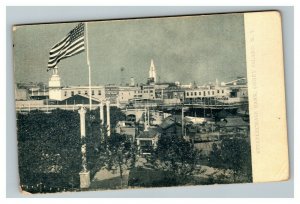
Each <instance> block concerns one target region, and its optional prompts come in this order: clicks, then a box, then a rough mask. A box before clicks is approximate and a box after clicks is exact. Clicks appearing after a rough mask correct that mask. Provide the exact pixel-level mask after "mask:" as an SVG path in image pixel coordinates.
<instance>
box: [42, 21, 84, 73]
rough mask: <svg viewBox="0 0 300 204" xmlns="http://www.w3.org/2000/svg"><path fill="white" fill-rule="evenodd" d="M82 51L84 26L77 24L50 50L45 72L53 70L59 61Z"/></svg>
mask: <svg viewBox="0 0 300 204" xmlns="http://www.w3.org/2000/svg"><path fill="white" fill-rule="evenodd" d="M84 49H85V48H84V24H83V23H79V24H78V25H77V26H76V27H75V28H74V29H73V30H71V31H70V32H69V33H68V35H67V36H66V37H65V38H64V39H62V40H61V41H60V42H58V43H57V44H55V45H54V46H53V47H52V48H51V50H50V53H49V54H50V56H49V61H48V69H47V71H49V70H50V69H53V68H54V67H55V66H56V65H57V64H58V63H59V61H60V60H62V59H64V58H67V57H72V56H74V55H76V54H79V53H81V52H83V51H84Z"/></svg>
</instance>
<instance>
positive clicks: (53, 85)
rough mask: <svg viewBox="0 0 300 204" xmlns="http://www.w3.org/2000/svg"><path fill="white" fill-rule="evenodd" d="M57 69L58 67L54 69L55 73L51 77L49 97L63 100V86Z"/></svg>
mask: <svg viewBox="0 0 300 204" xmlns="http://www.w3.org/2000/svg"><path fill="white" fill-rule="evenodd" d="M57 70H58V69H57V67H55V68H54V69H53V74H52V76H51V77H50V79H49V99H53V100H62V86H61V81H60V77H59V75H58V71H57Z"/></svg>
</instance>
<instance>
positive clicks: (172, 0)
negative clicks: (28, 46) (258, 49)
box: [0, 0, 300, 203]
mask: <svg viewBox="0 0 300 204" xmlns="http://www.w3.org/2000/svg"><path fill="white" fill-rule="evenodd" d="M150 2H151V3H150ZM236 3H237V1H234V0H231V1H224V0H223V1H222V0H220V1H215V0H210V1H205V3H200V2H199V1H192V0H187V1H181V0H165V1H161V0H152V1H148V2H145V3H142V1H139V0H128V1H127V2H126V4H125V3H124V1H123V0H118V1H116V0H112V1H107V2H102V1H101V3H100V1H97V0H94V1H92V0H85V1H76V2H75V0H72V1H71V3H68V1H62V0H52V1H48V2H45V1H39V0H27V1H26V3H25V1H22V0H11V1H4V2H3V1H1V3H0V23H1V28H4V29H3V30H6V29H5V28H6V27H5V25H6V11H5V10H6V9H5V6H23V5H26V6H31V5H32V6H33V5H41V6H49V5H53V6H54V5H61V6H63V5H68V6H75V5H77V6H78V5H81V6H82V5H127V6H129V5H173V6H175V5H176V6H179V5H186V6H188V5H198V6H208V5H209V6H222V5H226V6H236V5H237V4H236ZM238 4H239V6H248V5H251V6H254V5H255V6H259V5H260V6H295V18H294V19H295V20H294V21H295V35H294V36H295V56H298V58H297V57H296V58H295V67H297V68H296V69H295V79H296V80H295V85H296V87H295V90H297V88H299V83H300V82H299V81H300V80H297V79H298V77H299V67H300V66H299V65H300V64H299V56H300V51H299V45H300V42H299V37H297V36H300V32H299V24H300V23H299V20H298V19H300V16H299V12H300V11H299V3H298V2H297V1H296V0H295V1H292V0H270V1H268V0H265V1H261V0H248V1H239V2H238ZM5 35H6V32H0V37H1V38H0V39H1V43H0V44H1V46H2V49H1V53H0V57H1V59H0V63H1V65H2V66H1V67H2V68H5V67H6V66H5V64H6V61H5V60H6V59H5V58H4V56H5V55H4V52H5V51H4V50H6V40H5ZM5 76H6V71H4V73H2V74H1V75H0V77H1V78H0V83H1V84H0V87H1V93H4V92H6V80H5ZM2 89H3V90H2ZM297 102H299V91H298V92H297V91H296V92H295V104H299V103H297ZM5 103H6V102H5V100H1V112H0V115H1V116H2V117H1V123H0V125H1V126H0V130H1V131H3V132H2V133H3V134H1V135H2V141H1V152H0V153H1V163H2V164H5V163H6V161H5V160H6V159H5V158H6V157H5V152H6V151H5V150H6V149H5V148H6V142H5V135H6V134H5V133H6V130H5V128H6V123H5V118H4V117H5V115H6V112H5V107H6V104H5ZM296 113H299V107H297V106H295V115H296ZM297 124H298V125H297ZM299 124H300V121H299V119H298V117H297V116H296V118H295V130H296V131H295V135H296V137H295V147H299V139H298V138H297V135H299V134H297V133H300V132H299V126H300V125H299ZM7 148H8V147H7ZM298 155H300V152H299V148H295V161H299V156H298ZM299 171H300V168H299V162H295V172H299ZM0 175H1V181H2V182H1V187H0V193H1V200H0V203H24V202H25V203H26V202H27V203H41V202H43V203H50V202H51V203H53V202H57V201H60V202H63V203H66V202H70V203H74V202H75V203H76V202H90V201H96V200H95V199H92V200H84V201H83V200H80V199H68V200H62V199H59V200H57V199H56V200H52V199H6V198H5V197H6V195H5V190H6V189H5V182H3V181H5V179H6V176H5V168H4V166H3V165H2V167H1V168H0ZM299 196H300V191H299V176H298V174H295V197H296V199H285V201H283V200H281V199H279V200H278V199H277V200H276V199H268V200H262V199H258V200H248V201H246V200H243V201H241V200H240V199H237V200H232V199H231V200H228V199H226V200H224V199H221V200H218V199H213V200H207V199H206V200H202V201H197V200H196V199H193V200H189V201H188V202H191V203H196V202H197V203H199V202H212V201H218V202H220V203H240V202H249V203H252V202H257V201H263V202H264V203H277V202H280V203H281V202H288V203H294V202H296V203H297V202H299ZM126 201H130V203H132V201H133V200H132V199H130V200H126ZM135 201H137V202H139V203H141V202H143V203H150V202H151V203H152V202H157V201H156V200H155V201H154V200H148V201H146V200H143V201H141V200H135ZM160 201H163V202H165V201H164V200H163V199H160ZM100 202H109V203H111V202H113V203H120V202H122V203H123V202H125V200H123V199H122V200H111V199H109V200H102V201H99V200H97V203H100ZM171 202H172V203H182V202H184V201H182V200H181V199H176V200H174V199H173V200H171Z"/></svg>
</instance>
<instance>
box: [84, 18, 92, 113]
mask: <svg viewBox="0 0 300 204" xmlns="http://www.w3.org/2000/svg"><path fill="white" fill-rule="evenodd" d="M85 27H86V37H85V40H86V61H87V65H88V67H89V98H90V110H92V87H91V84H92V82H91V65H90V57H89V36H88V23H87V22H85Z"/></svg>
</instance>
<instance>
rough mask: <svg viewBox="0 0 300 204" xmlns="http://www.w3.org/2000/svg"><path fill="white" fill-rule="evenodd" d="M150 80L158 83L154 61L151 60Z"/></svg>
mask: <svg viewBox="0 0 300 204" xmlns="http://www.w3.org/2000/svg"><path fill="white" fill-rule="evenodd" d="M149 78H150V79H153V81H154V82H156V70H155V66H154V62H153V59H151V64H150V69H149Z"/></svg>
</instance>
